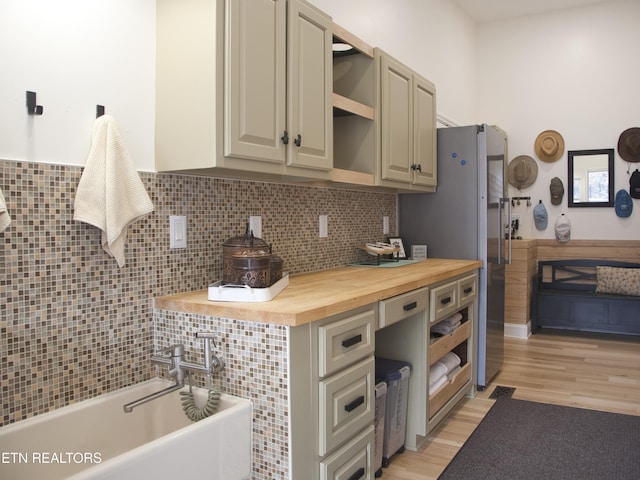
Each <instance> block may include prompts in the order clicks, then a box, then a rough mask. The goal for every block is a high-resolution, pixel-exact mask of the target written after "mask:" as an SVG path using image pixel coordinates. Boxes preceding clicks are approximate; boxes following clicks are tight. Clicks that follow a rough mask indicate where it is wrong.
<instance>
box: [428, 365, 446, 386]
mask: <svg viewBox="0 0 640 480" xmlns="http://www.w3.org/2000/svg"><path fill="white" fill-rule="evenodd" d="M447 373H448V372H447V367H446V366H445V365H444V363H442V362H436V363H434V364H433V365H431V366H430V367H429V388H431V386H432V385H435V384H436V383H437V382H438V381H439V380H440V379H441V378H442V377H446V376H447Z"/></svg>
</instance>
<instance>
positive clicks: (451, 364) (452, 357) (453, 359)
mask: <svg viewBox="0 0 640 480" xmlns="http://www.w3.org/2000/svg"><path fill="white" fill-rule="evenodd" d="M438 361H439V362H441V363H442V364H443V365H444V366H445V367H447V373H449V372H451V371H453V369H454V368H456V367H457V366H458V365H460V364H461V363H462V360H460V357H459V356H458V355H456V354H455V353H453V352H448V353H446V354H445V355H444V356H443V357H442V358H441V359H440V360H438Z"/></svg>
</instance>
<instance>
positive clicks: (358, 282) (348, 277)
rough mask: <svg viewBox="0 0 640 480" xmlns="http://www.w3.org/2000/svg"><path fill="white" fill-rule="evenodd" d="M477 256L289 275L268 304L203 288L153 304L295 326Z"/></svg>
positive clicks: (460, 266)
mask: <svg viewBox="0 0 640 480" xmlns="http://www.w3.org/2000/svg"><path fill="white" fill-rule="evenodd" d="M481 266H482V262H480V261H478V260H452V259H439V258H430V259H427V260H423V261H420V262H418V263H414V264H410V265H403V266H399V267H391V268H390V267H385V268H376V267H356V266H348V267H340V268H334V269H330V270H323V271H320V272H313V273H302V274H297V275H291V276H290V277H289V285H288V286H287V287H286V288H285V289H284V290H283V291H282V292H281V293H280V294H279V295H278V296H276V297H275V298H274V299H273V300H271V301H269V302H212V301H209V300H208V298H207V290H199V291H196V292H187V293H178V294H175V295H168V296H164V297H158V298H156V299H155V304H154V306H155V308H158V309H161V310H170V311H175V312H182V313H197V314H201V315H210V316H217V317H223V318H232V319H238V320H247V321H254V322H261V323H268V324H274V325H289V326H299V325H304V324H306V323H309V322H313V321H316V320H320V319H322V318H325V317H329V316H331V315H336V314H338V313H343V312H346V311H348V310H351V309H354V308H358V307H362V306H364V305H367V304H370V303H374V302H377V301H379V300H384V299H385V298H390V297H394V296H396V295H400V294H402V293H406V292H409V291H411V290H415V289H416V288H421V287H425V286H428V285H433V284H435V283H439V282H441V281H443V280H447V279H449V278H453V277H456V276H458V275H462V274H464V273H467V272H472V271H474V270H476V269H477V268H480V267H481Z"/></svg>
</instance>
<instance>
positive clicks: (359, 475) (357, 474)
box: [347, 467, 364, 480]
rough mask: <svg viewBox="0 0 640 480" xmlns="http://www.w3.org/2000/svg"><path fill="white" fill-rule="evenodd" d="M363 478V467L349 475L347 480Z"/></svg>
mask: <svg viewBox="0 0 640 480" xmlns="http://www.w3.org/2000/svg"><path fill="white" fill-rule="evenodd" d="M362 477H364V467H360V468H359V469H358V470H357V471H356V473H354V474H353V475H351V476H350V477H349V478H347V480H358V479H359V478H362Z"/></svg>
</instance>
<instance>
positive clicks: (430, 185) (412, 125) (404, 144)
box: [375, 49, 437, 191]
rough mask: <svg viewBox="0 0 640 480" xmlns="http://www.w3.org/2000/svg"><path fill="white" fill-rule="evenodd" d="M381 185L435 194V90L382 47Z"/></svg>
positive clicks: (379, 58) (379, 62) (378, 58)
mask: <svg viewBox="0 0 640 480" xmlns="http://www.w3.org/2000/svg"><path fill="white" fill-rule="evenodd" d="M375 57H376V63H377V67H378V82H379V83H378V92H379V110H378V126H379V127H378V128H379V134H380V151H379V156H380V160H379V166H378V168H379V170H378V171H377V172H376V175H377V178H378V181H377V183H378V184H379V185H383V186H389V187H396V188H400V189H406V190H416V191H434V190H435V186H436V183H437V171H436V168H437V160H436V123H435V122H436V120H435V116H436V115H435V112H436V109H435V86H434V85H433V84H432V83H431V82H429V81H428V80H426V79H424V78H422V77H421V76H419V75H418V74H416V73H415V72H414V71H413V70H411V69H410V68H408V67H407V66H405V65H403V64H402V63H400V62H399V61H397V60H395V59H394V58H393V57H391V56H389V55H387V54H386V53H384V52H383V51H381V50H380V49H376V50H375Z"/></svg>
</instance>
